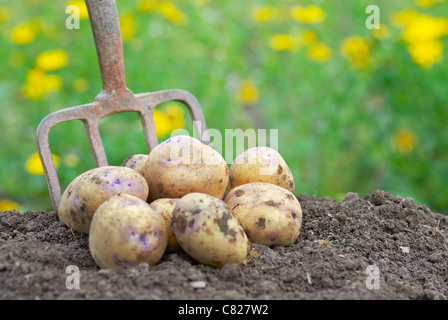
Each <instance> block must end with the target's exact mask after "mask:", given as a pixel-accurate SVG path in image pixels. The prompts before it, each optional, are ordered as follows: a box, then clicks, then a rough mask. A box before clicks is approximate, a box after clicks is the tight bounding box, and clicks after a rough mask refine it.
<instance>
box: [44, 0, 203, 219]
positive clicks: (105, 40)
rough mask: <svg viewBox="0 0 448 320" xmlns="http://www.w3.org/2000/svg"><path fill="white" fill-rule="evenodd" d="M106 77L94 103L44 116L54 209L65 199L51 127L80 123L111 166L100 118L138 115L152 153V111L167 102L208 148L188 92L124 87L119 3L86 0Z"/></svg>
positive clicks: (97, 154)
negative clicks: (182, 109)
mask: <svg viewBox="0 0 448 320" xmlns="http://www.w3.org/2000/svg"><path fill="white" fill-rule="evenodd" d="M85 2H86V5H87V9H88V12H89V18H90V23H91V27H92V32H93V37H94V40H95V46H96V51H97V55H98V61H99V66H100V72H101V79H102V90H101V92H100V93H99V94H98V95H97V96H96V97H95V99H94V101H93V102H92V103H88V104H84V105H80V106H76V107H71V108H67V109H62V110H59V111H56V112H53V113H51V114H49V115H48V116H46V117H45V118H44V119H43V120H42V121H41V123H40V124H39V126H38V128H37V132H36V140H37V150H38V153H39V156H40V159H41V162H42V166H43V169H44V173H45V179H46V181H47V185H48V190H49V193H50V197H51V202H52V205H53V209H54V211H55V212H56V213H57V211H58V207H59V202H60V199H61V186H60V183H59V179H58V176H57V172H56V166H55V163H54V161H53V157H52V153H51V150H50V144H49V132H50V129H51V128H52V127H53V126H54V125H56V124H59V123H61V122H65V121H70V120H81V121H82V122H83V123H84V126H85V128H86V131H87V137H88V140H89V144H90V148H91V151H92V153H93V157H94V160H95V164H96V166H97V167H101V166H107V165H108V162H107V157H106V153H105V150H104V146H103V143H102V141H101V137H100V132H99V127H98V125H99V120H100V119H101V118H103V117H105V116H108V115H111V114H114V113H120V112H137V113H138V115H139V117H140V121H141V123H142V127H143V133H144V136H145V142H146V148H147V149H148V152H151V150H152V149H153V148H154V147H155V146H157V144H158V139H157V135H156V132H155V127H154V119H153V110H154V108H155V107H156V106H158V105H159V104H161V103H163V102H167V101H177V102H180V103H182V104H184V105H185V106H186V107H187V109H188V110H189V112H190V115H191V118H192V120H193V129H194V132H195V134H196V135H197V136H199V137H200V140H201V141H202V142H203V143H206V144H209V138H208V135H207V131H206V130H207V127H206V123H205V119H204V115H203V112H202V109H201V106H200V104H199V102H198V101H197V99H196V98H195V97H194V96H193V95H192V94H191V93H189V92H186V91H184V90H178V89H172V90H163V91H157V92H147V93H140V94H133V93H132V92H131V91H130V90H129V89H128V88H127V87H126V84H125V75H124V58H123V43H122V39H121V32H120V24H119V20H118V11H117V6H116V3H115V0H85Z"/></svg>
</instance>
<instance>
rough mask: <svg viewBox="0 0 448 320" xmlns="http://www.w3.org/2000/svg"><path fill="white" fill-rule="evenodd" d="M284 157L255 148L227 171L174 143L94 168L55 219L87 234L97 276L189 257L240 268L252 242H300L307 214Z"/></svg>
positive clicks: (194, 148)
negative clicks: (176, 255)
mask: <svg viewBox="0 0 448 320" xmlns="http://www.w3.org/2000/svg"><path fill="white" fill-rule="evenodd" d="M294 188H295V183H294V178H293V176H292V174H291V171H290V169H289V167H288V166H287V164H286V163H285V161H284V159H283V158H282V157H281V155H280V154H279V153H278V152H277V151H276V150H274V149H271V148H268V147H256V148H250V149H248V150H246V151H245V152H243V153H242V154H240V155H238V156H237V157H236V158H235V159H234V161H233V163H232V164H231V166H230V169H229V166H228V165H227V163H226V162H225V160H224V159H223V157H222V156H221V155H220V154H219V153H218V152H217V151H216V150H214V149H213V148H212V147H210V146H208V145H205V144H203V143H202V142H201V141H199V140H197V139H195V138H193V137H190V136H183V135H181V136H174V137H171V138H169V139H167V140H166V141H164V142H162V143H161V144H159V145H158V146H157V147H155V148H154V149H153V150H152V151H151V152H150V153H149V154H148V155H143V154H137V155H133V156H130V157H129V158H127V159H126V160H125V161H124V162H123V163H122V165H120V166H104V167H98V168H94V169H91V170H89V171H86V172H84V173H82V174H81V175H79V176H78V177H76V178H75V179H74V180H73V181H72V182H71V183H70V184H69V185H68V186H67V188H66V189H65V191H64V193H63V194H62V196H61V200H60V204H59V208H58V216H59V218H60V220H61V221H62V222H63V223H64V224H66V225H67V226H68V227H69V228H71V229H73V230H75V231H77V232H80V233H85V234H88V235H89V247H90V252H91V254H92V257H93V259H94V260H95V262H96V263H97V264H98V266H99V267H101V268H114V267H116V266H119V265H121V264H123V263H138V262H147V263H149V264H151V265H154V264H156V263H157V262H158V261H159V260H160V259H161V257H162V256H163V255H164V253H165V252H176V251H179V250H183V251H185V252H186V253H187V254H188V255H190V256H191V257H192V258H193V259H194V260H196V261H197V262H199V263H203V264H207V265H211V266H215V267H222V266H223V265H225V264H229V263H238V264H243V263H244V262H245V260H246V259H247V257H248V254H249V250H250V247H251V242H257V243H259V244H263V245H267V246H274V245H276V246H287V245H290V244H292V243H294V241H295V240H296V239H297V237H298V236H299V233H300V229H301V224H302V209H301V206H300V203H299V201H298V200H297V198H296V197H295V196H294Z"/></svg>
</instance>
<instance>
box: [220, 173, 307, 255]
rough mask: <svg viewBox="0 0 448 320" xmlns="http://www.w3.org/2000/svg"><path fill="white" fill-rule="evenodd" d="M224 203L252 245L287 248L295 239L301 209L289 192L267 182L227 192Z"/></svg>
mask: <svg viewBox="0 0 448 320" xmlns="http://www.w3.org/2000/svg"><path fill="white" fill-rule="evenodd" d="M224 202H225V203H226V204H227V205H228V206H229V208H230V209H231V210H232V212H233V214H234V215H235V217H236V218H237V219H238V221H239V222H240V224H241V225H242V226H243V229H244V231H245V232H246V234H247V237H248V238H249V240H250V241H252V242H257V243H260V244H263V245H267V246H273V245H280V246H287V245H290V244H292V243H294V241H295V240H296V239H297V237H298V236H299V234H300V229H301V226H302V208H301V206H300V203H299V201H298V200H297V198H296V197H295V196H294V194H292V193H291V192H289V191H288V190H286V189H284V188H282V187H279V186H276V185H274V184H271V183H266V182H253V183H248V184H244V185H241V186H238V187H235V188H233V189H231V190H230V191H229V193H228V194H227V196H226V198H225V199H224Z"/></svg>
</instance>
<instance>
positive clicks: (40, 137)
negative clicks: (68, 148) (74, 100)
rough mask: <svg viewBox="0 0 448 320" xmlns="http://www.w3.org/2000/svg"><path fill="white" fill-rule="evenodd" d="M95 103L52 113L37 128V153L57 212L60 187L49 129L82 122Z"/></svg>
mask: <svg viewBox="0 0 448 320" xmlns="http://www.w3.org/2000/svg"><path fill="white" fill-rule="evenodd" d="M96 105H97V104H96V103H95V102H93V103H90V104H86V105H82V106H78V107H73V108H68V109H64V110H59V111H56V112H53V113H51V114H49V115H48V116H46V117H45V118H44V119H43V120H42V121H41V122H40V124H39V126H38V127H37V131H36V142H37V151H38V153H39V157H40V160H41V163H42V167H43V170H44V174H45V179H46V181H47V185H48V190H49V192H50V197H51V202H52V205H53V209H54V210H55V211H57V208H58V206H59V200H60V198H61V187H60V184H59V179H58V176H57V172H56V166H55V164H54V161H53V156H52V153H51V149H50V142H49V133H50V129H51V128H52V127H53V126H55V125H57V124H58V123H61V122H65V121H70V120H83V117H81V114H84V113H85V111H84V110H86V109H90V108H95V107H96Z"/></svg>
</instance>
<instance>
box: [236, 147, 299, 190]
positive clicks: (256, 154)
mask: <svg viewBox="0 0 448 320" xmlns="http://www.w3.org/2000/svg"><path fill="white" fill-rule="evenodd" d="M229 179H230V182H229V189H233V188H235V187H237V186H240V185H243V184H246V183H251V182H268V183H272V184H275V185H277V186H280V187H282V188H285V189H287V190H289V191H290V192H292V193H294V189H295V182H294V177H293V175H292V173H291V170H290V169H289V167H288V165H287V164H286V162H285V160H284V159H283V157H282V156H281V155H280V154H279V153H278V151H276V150H275V149H272V148H269V147H255V148H250V149H247V150H246V151H244V152H243V153H241V154H239V155H238V156H237V157H236V158H235V159H234V160H233V162H232V164H231V166H230V177H229Z"/></svg>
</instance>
